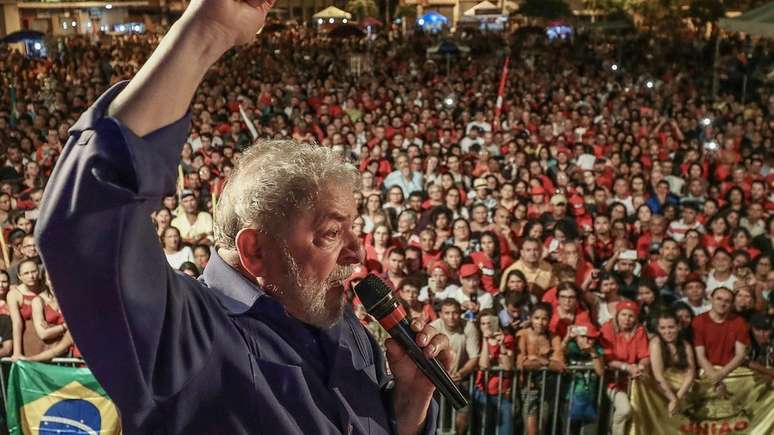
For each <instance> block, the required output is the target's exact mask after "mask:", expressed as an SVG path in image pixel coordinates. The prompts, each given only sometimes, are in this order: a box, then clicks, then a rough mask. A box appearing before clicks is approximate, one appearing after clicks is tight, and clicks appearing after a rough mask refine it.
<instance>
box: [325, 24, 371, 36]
mask: <svg viewBox="0 0 774 435" xmlns="http://www.w3.org/2000/svg"><path fill="white" fill-rule="evenodd" d="M363 35H365V33H363V31H362V30H360V29H359V28H358V27H357V26H355V25H352V24H339V25H338V26H336V27H335V28H334V29H333V30H331V31H330V32H329V33H328V36H330V37H331V38H350V37H353V36H354V37H363Z"/></svg>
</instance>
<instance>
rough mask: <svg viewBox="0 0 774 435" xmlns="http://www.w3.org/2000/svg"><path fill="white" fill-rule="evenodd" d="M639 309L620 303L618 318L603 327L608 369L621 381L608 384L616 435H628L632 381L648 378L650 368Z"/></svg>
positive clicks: (646, 335)
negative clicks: (629, 382)
mask: <svg viewBox="0 0 774 435" xmlns="http://www.w3.org/2000/svg"><path fill="white" fill-rule="evenodd" d="M639 310H640V309H639V306H638V305H637V304H636V303H634V302H632V301H628V300H623V301H620V302H618V305H617V307H616V313H615V317H614V318H612V319H610V320H608V321H607V323H605V324H604V325H602V329H601V335H602V339H601V342H602V347H603V348H604V350H605V360H606V362H607V366H608V367H609V368H611V369H614V370H617V371H618V372H619V373H618V374H617V375H616V378H617V381H616V382H613V383H611V384H608V390H607V395H608V397H609V398H610V401H611V402H612V403H613V408H614V411H613V417H612V418H613V425H612V434H613V435H623V434H625V433H626V425H627V424H628V423H629V419H630V418H631V404H630V403H629V396H628V395H627V394H626V392H627V391H628V387H627V384H628V380H629V378H631V379H636V378H639V377H640V376H642V375H643V374H645V373H646V372H647V370H648V368H649V366H650V355H649V352H648V334H647V332H645V328H644V327H643V326H642V325H640V324H638V323H637V317H638V316H639Z"/></svg>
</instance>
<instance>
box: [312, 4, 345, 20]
mask: <svg viewBox="0 0 774 435" xmlns="http://www.w3.org/2000/svg"><path fill="white" fill-rule="evenodd" d="M313 17H314V18H346V19H350V18H352V14H350V13H349V12H347V11H342V10H341V9H339V8H337V7H336V6H328V7H327V8H325V9H323V10H321V11H320V12H318V13H316V14H314V15H313Z"/></svg>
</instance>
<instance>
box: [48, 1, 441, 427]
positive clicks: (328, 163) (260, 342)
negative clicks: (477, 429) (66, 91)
mask: <svg viewBox="0 0 774 435" xmlns="http://www.w3.org/2000/svg"><path fill="white" fill-rule="evenodd" d="M271 6H272V2H265V1H263V0H247V1H238V0H193V1H192V2H191V4H190V6H189V7H188V9H187V10H186V12H185V13H184V14H183V17H182V18H181V19H180V20H179V21H178V22H177V23H175V25H174V26H173V27H172V29H171V30H170V32H169V34H168V35H166V37H165V38H164V39H163V41H162V42H161V44H160V45H159V47H158V48H157V49H156V51H155V52H154V53H153V55H152V56H151V58H150V59H149V60H148V62H147V63H146V64H145V65H144V66H143V67H142V68H141V69H140V71H139V72H138V73H137V76H136V77H134V79H132V80H131V82H129V83H128V84H127V83H120V84H117V85H115V86H114V87H113V88H111V89H110V90H108V91H107V92H106V93H105V94H104V95H103V96H102V97H101V98H100V99H99V100H98V101H97V102H95V103H94V105H93V106H92V107H91V108H90V109H89V110H88V111H86V112H85V113H84V114H83V115H82V116H81V118H80V120H79V121H78V122H77V123H76V125H75V126H74V127H73V128H72V129H71V131H70V134H71V137H70V140H69V142H68V144H67V147H66V148H65V150H64V152H63V154H62V156H61V158H60V160H59V162H58V164H57V166H56V169H55V171H54V173H53V174H52V177H51V180H50V183H49V185H48V188H47V190H46V194H45V198H44V200H43V205H42V207H41V212H40V219H39V224H38V228H37V233H36V237H37V239H38V243H39V246H40V249H41V252H42V257H43V260H44V261H45V263H46V267H47V269H48V272H49V274H50V277H51V281H52V283H53V285H54V287H55V288H56V291H57V296H58V297H59V300H60V303H61V305H62V307H63V309H64V312H65V315H66V317H67V322H68V325H69V327H70V329H71V331H72V333H73V335H74V337H75V339H76V341H77V342H78V346H79V348H80V349H81V351H82V353H83V354H84V356H85V359H86V361H87V363H88V365H89V367H90V368H91V370H92V371H93V372H94V374H95V375H96V377H97V379H98V380H99V381H100V383H101V384H102V386H103V387H104V388H105V390H106V391H107V392H108V394H109V395H110V396H111V398H112V399H113V400H114V401H115V403H116V404H117V405H118V407H119V409H120V411H121V417H122V421H123V426H124V431H125V433H127V434H133V433H142V434H218V435H224V434H272V435H273V434H315V435H316V434H339V433H345V434H349V433H356V434H386V433H398V434H418V433H431V432H432V431H433V430H434V426H435V414H436V408H437V407H436V406H435V405H434V404H432V393H433V390H434V387H433V385H432V383H430V381H429V380H427V378H425V377H424V375H422V373H421V372H420V371H419V370H418V369H417V368H416V366H415V365H414V363H413V361H412V360H411V358H410V357H408V355H407V354H406V353H405V352H404V351H403V350H402V349H401V348H400V347H399V346H397V345H396V344H395V343H394V342H388V344H387V361H388V362H389V365H390V368H391V371H392V375H393V377H394V382H392V381H390V378H388V376H387V375H386V374H385V370H384V357H383V355H382V353H381V351H380V350H379V349H378V347H377V346H376V345H375V343H374V341H373V340H372V339H371V338H370V336H369V335H368V333H367V332H366V330H365V329H364V328H363V327H362V326H361V325H360V323H359V322H358V321H357V319H356V318H355V316H354V315H353V314H352V311H351V310H350V309H348V308H347V307H346V300H345V296H344V289H343V285H342V280H343V279H345V278H346V277H347V276H348V275H349V273H350V270H351V266H352V265H353V264H355V263H357V262H359V260H360V256H361V254H360V246H359V244H358V241H357V237H356V236H355V234H354V233H353V232H352V220H353V219H354V218H355V217H356V216H357V210H356V206H355V200H354V197H353V190H354V189H355V188H356V186H357V184H358V182H357V175H358V174H357V173H356V172H355V170H354V169H352V168H350V167H349V166H346V165H344V164H341V163H337V160H336V158H335V156H334V155H333V153H331V152H330V151H329V150H327V149H325V148H322V147H316V146H311V145H301V144H298V143H295V142H291V141H268V142H262V143H258V144H256V145H255V146H253V147H251V148H250V149H249V150H247V151H246V152H245V154H244V156H243V157H242V159H241V160H240V162H239V164H238V167H237V168H236V169H235V172H234V173H233V175H232V177H231V179H230V181H229V183H228V185H227V186H226V188H225V190H224V192H223V195H222V199H221V201H220V202H219V204H218V209H217V210H216V222H215V242H216V246H217V247H218V249H217V251H216V252H215V253H214V255H213V257H212V259H211V260H210V262H209V264H208V266H207V268H206V269H205V271H204V274H203V279H202V282H200V281H196V280H193V279H191V278H189V277H187V276H186V275H183V274H179V273H177V272H175V271H173V270H172V269H171V268H170V267H169V266H168V265H167V262H166V260H165V257H164V254H163V252H162V249H161V248H160V246H159V241H158V238H157V235H156V232H155V230H154V229H153V227H152V225H151V223H150V220H149V216H150V214H151V212H152V211H153V210H154V209H155V208H156V207H157V206H158V203H159V202H160V200H161V198H162V196H163V195H165V194H167V193H168V192H170V191H173V190H174V187H175V178H176V168H177V164H178V160H179V157H180V150H181V147H182V144H183V142H184V140H185V137H186V133H187V130H188V125H189V121H190V115H189V114H187V109H188V106H189V104H190V101H191V99H192V97H193V95H194V92H195V90H196V88H197V86H198V85H199V83H200V81H201V80H202V78H203V77H204V74H205V72H206V71H207V69H208V68H209V67H210V66H211V65H212V64H213V63H215V62H216V61H217V59H218V58H219V57H220V56H221V55H222V54H223V53H224V52H225V51H226V50H228V49H230V48H231V47H233V46H235V45H237V44H241V43H245V42H249V41H251V40H252V39H253V38H254V37H255V33H256V31H257V30H258V29H260V28H261V26H262V25H263V23H264V20H265V17H266V13H267V12H268V10H269V9H270V8H271ZM258 283H260V286H259V285H258ZM412 327H413V328H414V329H415V331H417V332H418V334H417V344H418V345H419V346H420V347H422V348H423V350H424V352H425V354H426V355H427V356H437V357H438V358H439V360H440V361H442V362H443V364H445V365H446V367H448V366H449V364H450V362H451V360H452V353H451V351H450V350H449V349H448V342H447V340H446V338H445V337H444V336H443V335H439V334H437V332H436V331H434V330H433V329H432V328H430V327H427V326H424V325H421V324H415V325H412ZM431 404H432V406H431Z"/></svg>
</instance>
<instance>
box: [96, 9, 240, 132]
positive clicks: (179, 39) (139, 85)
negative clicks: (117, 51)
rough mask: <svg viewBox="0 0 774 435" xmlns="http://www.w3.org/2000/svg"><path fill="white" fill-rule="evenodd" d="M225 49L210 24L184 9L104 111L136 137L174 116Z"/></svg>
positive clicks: (177, 116)
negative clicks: (191, 17) (181, 14)
mask: <svg viewBox="0 0 774 435" xmlns="http://www.w3.org/2000/svg"><path fill="white" fill-rule="evenodd" d="M227 49H228V47H227V46H226V45H225V43H224V42H223V38H220V37H219V35H218V34H217V30H215V28H214V27H212V26H206V25H204V24H203V23H202V22H201V21H196V20H192V19H189V18H188V16H186V15H184V16H183V18H181V19H180V20H179V21H178V22H176V23H175V24H174V25H173V26H172V28H171V30H170V31H169V33H168V34H167V35H166V36H165V37H164V39H163V40H162V41H161V44H159V46H158V47H157V48H156V50H155V51H154V52H153V54H152V55H151V57H150V59H148V61H147V62H146V63H145V64H144V65H143V66H142V68H141V69H140V71H139V72H138V73H137V75H136V76H135V77H134V78H133V79H132V81H131V82H130V83H129V85H128V86H127V87H126V89H124V90H123V91H122V92H121V94H119V95H118V96H117V97H116V98H115V100H113V102H112V103H111V104H110V107H109V109H108V115H109V116H112V117H115V118H117V119H118V120H120V121H121V122H122V123H123V124H124V125H126V126H127V127H128V128H129V129H130V130H132V131H133V132H134V133H135V134H136V135H138V136H140V137H142V136H145V135H147V134H148V133H151V132H153V131H155V130H157V129H159V128H161V127H163V126H165V125H168V124H171V123H173V122H174V121H177V120H178V119H180V118H181V117H182V116H183V115H185V113H186V112H187V110H188V106H189V105H190V104H191V99H192V98H193V95H194V92H195V91H196V88H198V87H199V83H201V81H202V79H203V78H204V74H205V73H206V72H207V70H208V69H209V68H210V66H212V64H213V63H215V62H216V61H217V60H218V58H219V57H220V56H221V55H222V54H223V53H224V52H225V51H226V50H227Z"/></svg>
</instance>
